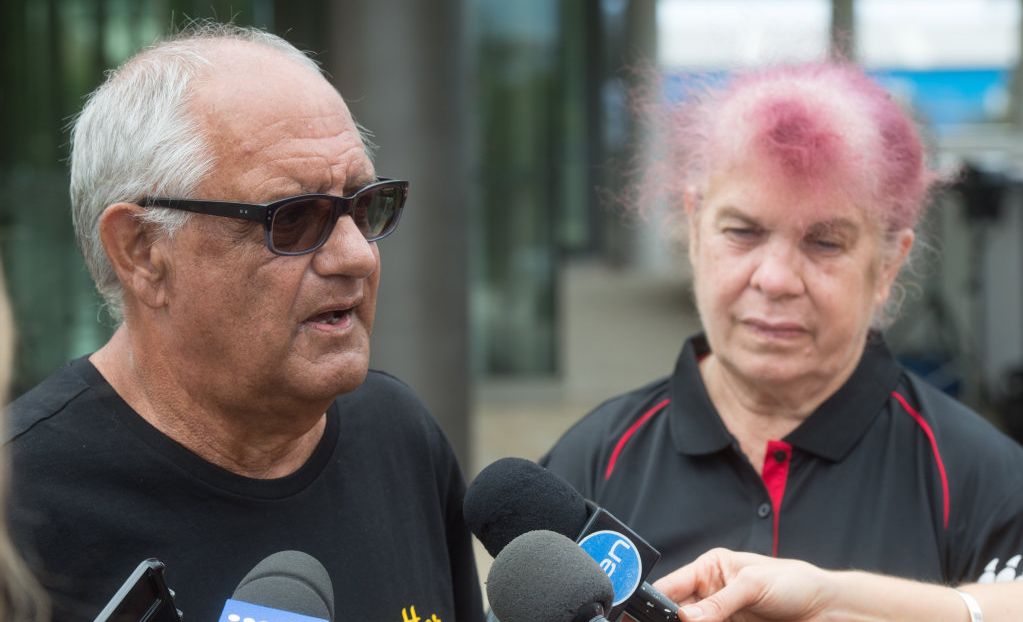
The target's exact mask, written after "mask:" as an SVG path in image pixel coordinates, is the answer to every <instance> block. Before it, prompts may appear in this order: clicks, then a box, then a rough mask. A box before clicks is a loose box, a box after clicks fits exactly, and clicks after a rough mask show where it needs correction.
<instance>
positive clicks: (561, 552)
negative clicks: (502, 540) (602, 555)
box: [487, 530, 614, 622]
mask: <svg viewBox="0 0 1023 622" xmlns="http://www.w3.org/2000/svg"><path fill="white" fill-rule="evenodd" d="M487 598H488V599H489V600H490V607H491V608H492V609H493V610H494V615H496V616H497V618H498V619H499V620H501V622H573V620H576V619H577V616H578V615H579V613H580V612H584V611H587V610H589V608H590V607H592V605H593V604H594V603H597V604H599V605H600V608H601V613H602V612H607V611H608V610H610V609H611V603H612V601H613V600H614V588H613V587H611V580H610V579H609V578H608V577H607V575H606V574H604V571H603V570H601V569H600V566H598V565H597V562H595V561H593V559H592V558H591V557H590V556H589V555H587V554H586V552H585V551H583V550H582V549H581V548H579V546H578V545H577V544H576V543H575V542H573V541H572V540H570V539H568V538H566V537H565V536H563V535H561V534H560V533H554V532H553V531H543V530H540V531H530V532H527V533H524V534H522V535H521V536H519V537H517V538H515V539H514V540H512V541H511V542H509V543H508V546H506V547H504V550H502V551H501V552H500V553H498V555H497V557H496V558H494V564H493V565H492V566H491V567H490V574H489V575H488V576H487ZM592 617H593V615H592V614H591V615H588V616H585V619H587V620H589V619H591V618H592Z"/></svg>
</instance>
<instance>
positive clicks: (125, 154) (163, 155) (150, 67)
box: [71, 21, 320, 320]
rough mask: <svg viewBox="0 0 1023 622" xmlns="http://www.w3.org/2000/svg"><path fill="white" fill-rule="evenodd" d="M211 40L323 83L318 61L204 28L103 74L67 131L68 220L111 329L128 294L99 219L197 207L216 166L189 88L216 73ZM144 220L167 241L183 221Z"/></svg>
mask: <svg viewBox="0 0 1023 622" xmlns="http://www.w3.org/2000/svg"><path fill="white" fill-rule="evenodd" d="M217 39H221V40H223V39H227V40H235V41H246V42H250V43H255V44H259V45H263V46H266V47H269V48H272V49H275V50H278V51H280V52H282V53H283V54H284V55H285V56H287V57H289V58H292V59H294V60H296V61H297V62H299V63H300V64H302V65H305V66H307V67H308V68H310V69H312V70H313V71H315V72H317V73H320V67H319V65H317V63H316V62H315V61H313V60H312V59H311V58H309V57H308V56H306V55H305V54H304V53H303V52H301V51H300V50H298V49H297V48H295V47H294V46H293V45H291V44H290V43H288V42H287V41H285V40H284V39H282V38H280V37H278V36H276V35H273V34H270V33H268V32H264V31H262V30H257V29H254V28H244V27H241V26H235V25H232V24H219V23H215V22H208V21H203V22H195V23H193V24H191V25H189V26H187V27H186V28H185V29H183V30H182V31H180V32H179V33H177V34H176V35H174V36H172V37H170V38H168V39H166V40H164V41H161V42H159V43H156V44H155V45H153V46H151V47H149V48H147V49H145V50H143V51H141V52H139V53H138V54H136V55H135V56H134V57H132V58H131V59H129V60H128V61H127V62H125V63H124V64H123V65H122V66H121V67H119V68H118V69H116V70H113V71H111V72H109V73H108V74H107V79H106V81H105V82H104V83H103V84H102V85H101V86H100V87H99V88H98V89H96V90H95V91H94V92H93V93H92V94H91V95H90V96H89V98H88V101H87V102H86V104H85V107H84V108H83V109H82V112H81V114H80V115H79V116H78V118H77V119H76V120H75V122H74V125H73V128H72V130H71V144H72V147H71V210H72V218H73V220H74V225H75V237H76V238H77V240H78V245H79V247H80V248H81V250H82V255H83V256H84V257H85V263H86V266H88V268H89V272H90V273H91V274H92V278H93V280H94V281H95V282H96V289H97V290H98V291H99V293H100V295H101V296H102V297H103V299H104V301H105V302H106V305H107V307H108V309H109V312H110V315H111V316H112V317H113V318H114V319H116V320H121V319H122V317H123V296H124V292H123V289H122V288H121V283H120V282H119V281H118V279H117V274H116V273H115V272H114V269H113V266H111V265H110V262H109V260H108V259H107V255H106V252H105V251H104V249H103V244H102V242H101V240H100V236H99V219H100V216H101V215H102V214H103V210H105V209H106V208H107V206H109V205H113V204H114V203H118V202H135V201H138V200H140V199H142V198H143V197H147V196H168V197H175V198H194V197H192V193H193V192H194V191H195V188H196V187H197V186H198V185H199V183H200V182H201V181H202V180H203V178H204V177H205V176H206V174H207V173H208V172H209V171H210V170H211V168H212V167H213V164H214V161H213V155H212V153H211V150H210V148H209V145H208V144H207V141H206V137H205V136H204V135H203V131H202V130H201V128H200V126H199V123H198V121H197V120H196V119H195V118H193V117H191V116H190V115H189V114H188V112H187V110H186V105H187V103H188V99H189V96H190V94H191V91H190V88H189V86H190V84H191V82H192V79H193V78H195V77H196V76H197V75H198V74H199V73H200V72H201V71H202V70H203V68H206V67H209V66H211V65H212V61H211V59H210V51H211V49H212V47H213V46H211V45H209V43H210V42H211V41H214V40H217ZM144 218H145V220H146V221H148V222H150V223H153V224H155V225H157V226H158V227H159V228H160V229H161V230H162V233H163V235H166V236H172V235H174V233H175V232H177V231H178V230H179V229H180V228H181V227H182V226H183V225H184V224H185V223H186V222H188V219H189V215H188V213H187V212H181V211H176V210H169V209H155V208H150V209H147V210H146V211H145V216H144Z"/></svg>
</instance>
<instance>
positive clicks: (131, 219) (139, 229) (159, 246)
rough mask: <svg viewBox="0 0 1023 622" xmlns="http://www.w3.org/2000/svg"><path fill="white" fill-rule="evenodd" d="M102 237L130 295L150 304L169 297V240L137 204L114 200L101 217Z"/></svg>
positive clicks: (100, 233)
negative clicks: (167, 245) (146, 220)
mask: <svg viewBox="0 0 1023 622" xmlns="http://www.w3.org/2000/svg"><path fill="white" fill-rule="evenodd" d="M99 237H100V240H101V241H102V242H103V248H104V249H105V250H106V253H107V258H108V259H109V261H110V264H111V265H112V266H113V268H114V271H115V272H116V273H117V278H118V279H119V280H120V281H121V285H122V287H124V289H125V293H126V294H131V296H132V297H133V298H135V299H136V300H138V301H139V302H141V303H142V304H144V305H146V306H148V307H153V308H157V307H162V306H163V305H164V304H166V300H167V295H166V293H167V283H166V277H167V270H168V268H169V266H168V262H167V252H166V251H167V249H166V248H165V246H166V240H165V239H164V238H163V237H162V236H157V235H156V231H155V228H154V226H153V225H151V224H149V223H147V222H145V221H144V220H143V219H142V208H141V207H139V206H138V205H135V204H134V203H114V204H113V205H110V206H109V207H107V209H106V210H104V212H103V214H102V215H101V216H100V218H99Z"/></svg>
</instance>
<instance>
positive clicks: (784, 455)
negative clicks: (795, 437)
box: [774, 449, 789, 462]
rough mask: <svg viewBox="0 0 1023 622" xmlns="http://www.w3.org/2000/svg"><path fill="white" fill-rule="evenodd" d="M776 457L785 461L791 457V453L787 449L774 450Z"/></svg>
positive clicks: (780, 460) (779, 460)
mask: <svg viewBox="0 0 1023 622" xmlns="http://www.w3.org/2000/svg"><path fill="white" fill-rule="evenodd" d="M774 459H775V460H777V461H778V462H785V461H786V460H788V459H789V454H788V452H786V451H785V450H783V449H779V450H778V451H776V452H774Z"/></svg>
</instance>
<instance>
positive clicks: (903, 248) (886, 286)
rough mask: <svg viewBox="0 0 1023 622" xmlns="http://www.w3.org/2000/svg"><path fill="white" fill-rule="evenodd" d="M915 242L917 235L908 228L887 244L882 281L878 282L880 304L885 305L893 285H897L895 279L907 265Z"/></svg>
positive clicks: (882, 263)
mask: <svg viewBox="0 0 1023 622" xmlns="http://www.w3.org/2000/svg"><path fill="white" fill-rule="evenodd" d="M915 240H916V234H915V233H914V232H913V230H912V229H908V228H907V229H900V230H899V231H896V232H895V234H894V239H893V240H891V241H889V242H886V244H887V248H886V249H885V250H884V256H883V257H882V260H881V270H880V274H879V276H880V279H879V281H878V289H877V303H878V304H883V303H884V302H885V301H886V300H887V299H888V295H889V293H890V292H891V289H892V284H893V283H895V278H896V277H898V276H899V271H900V270H902V266H903V264H905V263H906V259H907V258H908V257H909V252H910V251H911V250H913V242H914V241H915Z"/></svg>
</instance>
